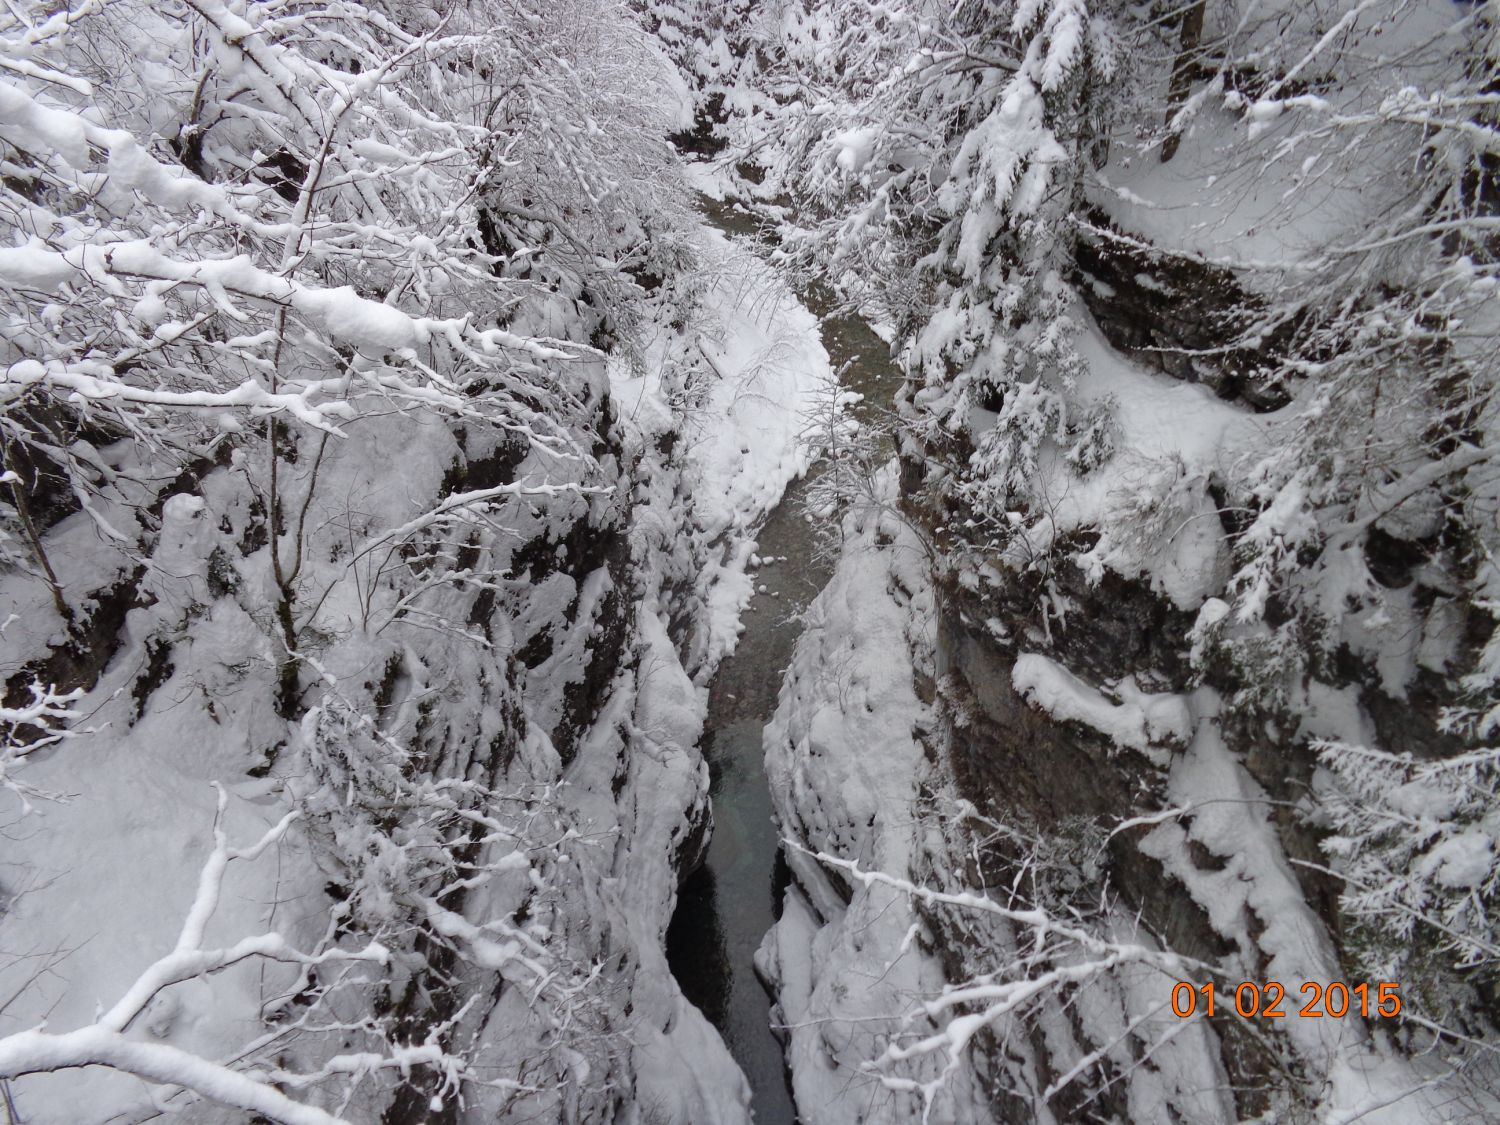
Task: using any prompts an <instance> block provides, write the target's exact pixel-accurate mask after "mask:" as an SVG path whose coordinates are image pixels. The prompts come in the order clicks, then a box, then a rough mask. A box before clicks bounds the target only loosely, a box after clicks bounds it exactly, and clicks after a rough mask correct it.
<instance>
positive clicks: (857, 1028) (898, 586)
mask: <svg viewBox="0 0 1500 1125" xmlns="http://www.w3.org/2000/svg"><path fill="white" fill-rule="evenodd" d="M883 482H884V483H883V489H884V491H885V493H886V494H889V493H890V492H891V490H892V489H893V488H894V483H895V478H894V473H893V472H891V471H889V470H887V471H886V472H885V474H884V476H883ZM877 539H883V540H886V541H887V542H886V545H884V546H881V545H877ZM921 558H922V556H921V553H920V551H919V550H917V549H916V543H915V541H914V538H913V534H912V532H911V531H910V530H909V529H908V528H906V527H905V526H904V525H903V524H901V522H900V521H899V520H896V519H893V518H891V517H890V516H889V515H877V514H875V513H869V514H867V515H866V516H865V517H864V518H863V519H862V520H861V519H860V518H859V517H856V516H851V517H849V524H848V525H847V526H846V539H845V549H844V551H843V553H842V555H841V557H840V560H839V563H838V567H837V570H836V572H835V574H834V577H833V579H832V581H831V582H830V583H829V584H828V586H827V587H826V588H825V589H824V590H823V592H822V593H821V594H819V595H818V598H817V599H816V601H815V602H814V603H813V605H812V606H811V608H810V609H809V611H808V621H807V627H806V630H805V631H804V632H803V634H802V636H801V638H800V639H799V640H798V643H797V650H796V654H795V656H794V657H793V661H792V664H791V667H790V668H789V669H788V671H787V676H786V680H785V682H784V685H783V687H782V693H781V700H780V705H779V706H778V708H777V711H776V715H775V717H774V718H773V720H772V721H771V723H769V724H768V725H767V727H766V729H765V733H764V741H765V748H766V772H767V775H768V777H769V779H770V784H771V791H772V797H773V800H774V801H775V805H776V810H777V818H778V822H779V824H780V826H781V830H782V832H783V835H784V836H785V837H786V838H787V839H788V840H790V841H792V842H793V843H794V844H796V845H798V846H799V847H805V848H808V849H811V850H813V851H818V850H824V851H828V852H830V853H833V854H836V855H840V856H845V857H848V858H850V859H856V860H858V861H859V863H860V864H861V866H862V867H867V868H870V869H874V870H882V871H892V872H898V873H901V872H905V871H907V870H908V869H909V868H910V867H911V865H912V864H913V863H914V862H915V861H916V856H917V851H918V849H919V846H920V844H921V839H922V837H921V830H920V829H919V827H918V824H917V822H916V821H915V820H914V818H913V811H914V807H915V802H916V798H917V792H918V785H919V783H920V781H921V779H922V778H924V777H926V776H928V770H927V767H926V765H925V763H924V756H923V750H922V747H921V745H920V743H919V742H918V740H917V738H918V733H919V732H920V731H922V730H926V729H928V728H929V726H930V721H931V720H930V714H929V711H928V708H927V706H926V705H925V704H924V703H922V702H921V700H920V699H919V698H918V696H917V693H916V688H915V685H914V682H913V669H914V667H916V666H919V665H921V664H924V663H925V662H926V660H927V657H926V656H925V655H923V653H924V651H925V650H926V649H927V648H928V647H929V646H930V644H931V640H932V627H933V621H932V618H931V613H932V594H931V591H930V589H929V588H928V586H927V582H926V578H925V575H924V573H923V567H922V565H921V563H920V561H919V560H920V559H921ZM787 858H788V862H789V863H790V865H791V868H792V872H793V877H794V880H795V882H794V884H793V886H792V887H791V888H790V889H789V890H788V891H787V893H786V898H785V901H784V904H783V910H782V915H781V919H780V921H779V922H778V923H777V925H776V927H775V929H773V930H772V931H771V933H770V934H768V935H767V937H766V940H765V943H764V944H763V945H762V947H761V950H760V953H759V956H758V958H757V965H758V966H759V967H760V968H761V970H762V972H763V973H764V975H765V976H766V977H767V978H768V979H770V980H771V981H773V982H774V984H775V997H776V1003H777V1009H776V1011H777V1013H779V1015H780V1017H781V1020H780V1022H781V1023H782V1024H783V1025H785V1027H786V1029H787V1035H788V1048H787V1057H788V1063H789V1066H790V1068H791V1073H792V1087H793V1092H794V1096H795V1098H796V1102H797V1106H798V1109H799V1112H800V1113H802V1114H803V1115H805V1118H806V1119H807V1120H810V1121H816V1122H818V1123H819V1125H839V1123H849V1125H853V1123H855V1122H867V1123H872V1122H900V1121H909V1120H912V1119H913V1116H914V1114H915V1113H916V1112H917V1110H916V1106H915V1103H914V1101H913V1099H912V1098H911V1096H910V1095H901V1094H895V1093H892V1092H890V1091H887V1090H882V1089H880V1088H879V1087H878V1086H876V1085H874V1080H873V1078H871V1077H870V1076H869V1075H868V1074H867V1073H865V1072H864V1071H863V1069H862V1068H863V1064H865V1063H867V1062H869V1061H872V1060H874V1059H875V1058H877V1057H878V1056H879V1055H880V1054H881V1053H882V1051H883V1050H884V1048H885V1046H886V1043H887V1042H888V1039H887V1037H888V1036H890V1035H891V1034H893V1033H894V1031H895V1029H896V1028H897V1027H898V1026H899V1022H900V1017H901V1016H902V1015H904V1014H905V1013H906V1012H907V1011H908V1010H909V1008H910V1007H911V1004H912V1000H911V998H912V996H913V995H919V994H922V993H930V992H932V991H935V990H936V989H937V988H939V987H940V985H941V981H942V974H941V971H940V969H939V968H938V966H937V965H935V964H934V963H933V962H932V961H930V960H929V959H928V957H927V956H925V955H924V954H922V953H921V952H920V951H919V950H918V949H917V948H916V947H915V945H914V944H913V943H914V938H915V936H916V927H917V926H918V920H917V917H916V915H915V912H914V908H913V905H912V903H911V902H910V900H909V899H908V898H907V896H905V895H904V894H902V893H900V892H899V891H897V890H895V889H893V888H890V887H881V886H859V885H855V887H854V889H853V894H852V898H848V897H847V892H845V891H843V890H841V889H840V887H839V886H838V885H837V884H836V883H835V881H834V879H833V878H832V876H831V875H830V873H829V872H828V871H827V870H825V869H824V868H823V867H822V866H821V865H820V864H818V863H817V862H816V861H815V860H813V859H812V858H811V857H810V856H808V855H807V854H805V853H804V852H801V851H799V850H795V849H794V850H792V851H790V852H789V853H788V857H787ZM846 899H847V901H846ZM954 1086H955V1094H954V1097H955V1098H956V1099H958V1100H957V1101H955V1102H954V1103H952V1105H953V1106H958V1107H962V1108H961V1109H954V1110H953V1112H954V1114H955V1116H953V1117H952V1118H949V1119H952V1120H960V1119H962V1120H973V1121H983V1120H986V1119H987V1117H988V1115H987V1113H986V1111H984V1110H983V1109H981V1108H980V1105H979V1103H978V1102H977V1101H975V1100H973V1092H972V1091H971V1090H969V1089H968V1087H967V1085H966V1083H965V1082H964V1081H962V1080H960V1081H957V1082H955V1084H954ZM945 1104H948V1103H945Z"/></svg>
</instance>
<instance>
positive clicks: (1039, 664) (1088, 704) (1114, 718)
mask: <svg viewBox="0 0 1500 1125" xmlns="http://www.w3.org/2000/svg"><path fill="white" fill-rule="evenodd" d="M1010 682H1011V686H1012V687H1014V688H1015V689H1016V692H1017V693H1018V694H1019V695H1020V696H1021V697H1022V698H1023V699H1025V700H1026V702H1027V703H1029V704H1031V705H1032V706H1033V707H1036V708H1039V709H1040V710H1042V711H1045V712H1047V713H1048V714H1049V715H1051V716H1052V717H1053V718H1056V719H1061V720H1063V721H1065V722H1075V723H1082V724H1083V725H1084V726H1087V727H1091V728H1093V729H1094V730H1096V731H1098V732H1099V733H1100V734H1102V735H1104V736H1105V737H1106V738H1108V739H1109V740H1110V741H1111V742H1113V743H1114V744H1115V745H1116V746H1118V747H1120V748H1122V749H1130V750H1138V751H1140V752H1141V753H1142V754H1145V755H1146V756H1147V757H1148V758H1150V759H1151V760H1152V761H1153V762H1155V763H1156V764H1157V765H1165V764H1166V763H1167V762H1168V760H1169V758H1168V755H1167V754H1166V753H1164V752H1163V747H1182V746H1186V745H1187V743H1188V741H1189V740H1190V739H1191V738H1192V734H1193V718H1192V713H1191V712H1190V711H1189V710H1188V706H1187V703H1186V701H1184V699H1183V698H1182V696H1180V695H1172V694H1165V695H1153V694H1151V693H1150V692H1145V691H1142V690H1141V689H1140V688H1138V687H1137V686H1136V685H1135V681H1134V680H1132V679H1130V678H1129V677H1126V678H1125V679H1123V680H1121V681H1120V682H1119V684H1117V685H1116V686H1115V691H1116V693H1117V694H1118V695H1119V697H1120V699H1121V702H1119V703H1115V702H1112V701H1111V700H1110V699H1109V698H1107V697H1106V696H1105V695H1104V693H1103V692H1101V691H1099V690H1098V689H1097V688H1094V687H1091V686H1090V685H1089V684H1086V683H1084V682H1083V681H1082V680H1080V679H1079V678H1078V677H1077V676H1075V675H1073V673H1072V672H1069V671H1068V670H1067V669H1066V668H1064V667H1063V666H1062V665H1061V664H1059V663H1057V662H1056V661H1055V660H1050V659H1048V658H1047V657H1045V656H1042V655H1041V654H1040V653H1034V652H1028V653H1023V654H1022V655H1021V656H1020V657H1018V658H1017V659H1016V663H1015V666H1014V667H1013V668H1012V669H1011V674H1010Z"/></svg>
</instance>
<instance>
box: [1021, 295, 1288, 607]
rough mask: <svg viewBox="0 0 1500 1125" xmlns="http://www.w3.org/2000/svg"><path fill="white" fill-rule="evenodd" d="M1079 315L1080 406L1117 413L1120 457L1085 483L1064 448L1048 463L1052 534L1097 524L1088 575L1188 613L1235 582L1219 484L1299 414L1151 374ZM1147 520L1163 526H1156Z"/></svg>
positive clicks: (1086, 560)
mask: <svg viewBox="0 0 1500 1125" xmlns="http://www.w3.org/2000/svg"><path fill="white" fill-rule="evenodd" d="M1079 317H1080V319H1081V320H1082V321H1083V323H1084V327H1083V329H1082V330H1081V331H1080V332H1079V333H1078V335H1077V337H1076V340H1075V344H1076V347H1077V350H1078V354H1079V356H1080V358H1081V359H1082V360H1083V362H1084V364H1085V365H1086V373H1085V374H1084V375H1083V376H1082V377H1080V379H1079V382H1078V387H1077V390H1076V401H1077V403H1078V407H1079V408H1080V409H1087V408H1089V407H1091V406H1096V405H1108V406H1109V408H1110V411H1111V418H1112V421H1113V424H1114V425H1115V427H1116V429H1117V431H1118V435H1117V437H1116V440H1115V447H1116V453H1115V454H1114V456H1113V457H1112V458H1111V459H1110V460H1109V461H1108V462H1107V463H1106V464H1105V465H1104V466H1102V467H1101V468H1099V469H1097V470H1095V471H1094V472H1092V473H1090V474H1089V475H1087V476H1085V477H1082V478H1080V477H1079V476H1078V475H1077V474H1076V473H1075V472H1074V471H1073V469H1072V467H1071V466H1069V465H1067V464H1066V463H1064V462H1063V460H1062V459H1061V457H1060V456H1057V455H1056V451H1054V453H1053V455H1052V456H1051V457H1050V458H1049V459H1048V460H1047V461H1046V462H1045V463H1044V471H1045V472H1046V474H1047V479H1046V480H1045V481H1044V482H1043V483H1042V485H1041V488H1042V490H1043V493H1044V495H1047V496H1048V497H1050V498H1053V499H1052V503H1053V505H1054V510H1053V512H1052V521H1053V526H1054V530H1055V532H1058V533H1061V532H1066V531H1070V530H1074V529H1078V528H1098V529H1099V531H1100V532H1101V535H1100V539H1099V542H1098V543H1097V544H1095V546H1094V547H1093V548H1092V549H1091V550H1090V551H1088V552H1087V553H1086V554H1084V555H1082V556H1081V557H1080V559H1079V563H1080V565H1081V566H1082V567H1083V569H1084V570H1085V572H1086V573H1089V572H1092V573H1094V574H1096V575H1097V574H1098V573H1099V572H1100V570H1101V568H1104V567H1108V568H1109V569H1111V570H1114V571H1116V572H1117V573H1119V574H1122V575H1124V576H1125V577H1128V578H1135V577H1145V578H1146V579H1147V580H1148V581H1150V583H1151V585H1152V587H1153V588H1154V589H1156V590H1158V591H1160V592H1161V593H1163V594H1165V595H1166V596H1167V597H1168V598H1170V599H1171V600H1172V602H1173V604H1174V605H1176V606H1177V607H1178V608H1180V609H1184V610H1196V609H1197V608H1198V607H1199V605H1201V604H1202V603H1203V601H1204V599H1206V598H1208V597H1210V596H1211V595H1213V594H1214V593H1216V592H1218V591H1220V590H1222V589H1223V588H1224V586H1225V583H1226V582H1227V581H1228V578H1229V575H1230V558H1229V552H1228V548H1227V544H1226V543H1225V540H1224V534H1223V529H1222V528H1221V526H1220V524H1219V520H1218V506H1217V504H1216V503H1215V502H1214V501H1213V499H1212V497H1211V496H1210V495H1209V493H1208V482H1209V478H1210V477H1212V476H1215V475H1217V476H1218V477H1220V478H1221V479H1223V478H1226V477H1232V476H1233V475H1234V474H1235V473H1237V472H1239V471H1240V469H1241V464H1242V462H1243V461H1244V460H1245V459H1246V458H1249V457H1252V456H1259V455H1260V453H1261V451H1263V450H1264V449H1265V448H1266V447H1267V446H1268V445H1269V444H1272V443H1274V442H1275V441H1276V440H1277V434H1278V429H1279V427H1281V426H1283V425H1286V424H1288V423H1289V421H1290V419H1291V418H1292V417H1294V414H1295V410H1296V406H1295V405H1289V406H1287V407H1284V408H1283V409H1282V410H1280V411H1277V412H1275V413H1271V414H1253V413H1251V412H1250V411H1249V410H1247V409H1246V408H1244V407H1243V406H1240V405H1237V404H1235V403H1233V402H1228V401H1225V400H1223V399H1221V398H1219V397H1218V396H1217V395H1215V394H1214V393H1213V391H1212V390H1210V389H1209V388H1208V387H1206V386H1203V385H1201V384H1198V383H1186V382H1183V381H1182V380H1180V379H1173V378H1171V377H1169V376H1166V375H1162V374H1160V373H1158V372H1155V371H1150V370H1147V369H1146V368H1145V367H1143V366H1141V365H1140V364H1138V363H1135V362H1133V361H1132V360H1130V359H1128V358H1127V357H1125V356H1123V355H1121V354H1119V353H1118V352H1116V351H1114V350H1113V349H1112V348H1110V346H1109V344H1108V343H1107V342H1106V341H1105V339H1104V337H1103V335H1102V334H1101V333H1100V331H1099V328H1098V326H1097V325H1096V324H1095V323H1094V322H1093V320H1092V318H1090V317H1089V316H1088V315H1087V313H1085V312H1083V311H1082V310H1081V309H1080V310H1079ZM1148 505H1149V507H1147V506H1148ZM1148 520H1151V521H1156V522H1155V523H1154V524H1153V525H1152V526H1151V527H1150V529H1149V530H1148V529H1147V526H1146V525H1147V521H1148Z"/></svg>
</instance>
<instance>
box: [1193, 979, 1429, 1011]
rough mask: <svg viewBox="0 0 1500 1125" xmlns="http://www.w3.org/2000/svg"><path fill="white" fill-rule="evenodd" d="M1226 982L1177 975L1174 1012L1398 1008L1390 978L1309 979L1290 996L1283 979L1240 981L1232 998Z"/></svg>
mask: <svg viewBox="0 0 1500 1125" xmlns="http://www.w3.org/2000/svg"><path fill="white" fill-rule="evenodd" d="M1228 991H1229V990H1228V989H1227V988H1226V989H1225V991H1224V993H1220V992H1219V991H1218V990H1217V989H1216V988H1215V986H1214V982H1213V981H1207V982H1205V983H1204V984H1194V983H1193V982H1192V981H1187V980H1180V981H1178V982H1177V983H1176V984H1175V985H1173V986H1172V1014H1173V1015H1174V1016H1176V1017H1177V1018H1178V1019H1184V1020H1185V1019H1187V1018H1188V1017H1189V1016H1192V1015H1195V1014H1197V1013H1198V1012H1200V1011H1201V1012H1202V1013H1203V1014H1204V1015H1205V1016H1209V1017H1212V1016H1214V1015H1216V1014H1217V1013H1218V1011H1219V1010H1220V1009H1224V1010H1225V1011H1226V1013H1227V1011H1228V1010H1230V1009H1231V1008H1232V1010H1233V1011H1234V1013H1235V1014H1236V1015H1238V1016H1241V1017H1243V1018H1244V1019H1247V1020H1248V1019H1254V1018H1257V1017H1259V1018H1261V1019H1278V1018H1281V1017H1285V1016H1286V1015H1288V1014H1292V1015H1298V1016H1313V1017H1317V1016H1332V1017H1333V1018H1334V1019H1341V1018H1343V1017H1344V1016H1347V1015H1350V1014H1351V1013H1352V1014H1356V1015H1360V1016H1365V1017H1369V1016H1372V1015H1373V1016H1382V1017H1384V1018H1385V1019H1394V1018H1395V1017H1396V1016H1399V1015H1400V1014H1401V986H1400V985H1399V984H1395V983H1393V982H1391V981H1381V982H1380V983H1379V984H1344V983H1343V982H1341V981H1334V982H1332V983H1331V984H1319V983H1318V982H1317V981H1311V980H1310V981H1308V982H1307V983H1306V984H1304V985H1303V986H1302V987H1301V988H1300V989H1298V990H1297V991H1298V997H1295V998H1294V997H1291V996H1289V995H1288V994H1287V990H1286V988H1285V987H1283V986H1282V985H1281V984H1279V983H1278V982H1276V981H1274V980H1268V981H1266V982H1265V983H1264V984H1258V983H1256V982H1255V981H1248V980H1247V981H1241V982H1240V983H1239V984H1238V985H1236V986H1235V988H1234V994H1233V1004H1232V1005H1231V1004H1230V1003H1229V1002H1228V1001H1229V999H1230V998H1229V996H1228V995H1226V993H1228ZM1299 1001H1300V1002H1299Z"/></svg>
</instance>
